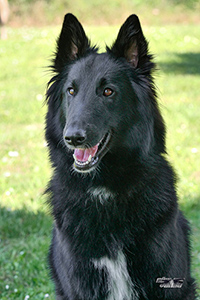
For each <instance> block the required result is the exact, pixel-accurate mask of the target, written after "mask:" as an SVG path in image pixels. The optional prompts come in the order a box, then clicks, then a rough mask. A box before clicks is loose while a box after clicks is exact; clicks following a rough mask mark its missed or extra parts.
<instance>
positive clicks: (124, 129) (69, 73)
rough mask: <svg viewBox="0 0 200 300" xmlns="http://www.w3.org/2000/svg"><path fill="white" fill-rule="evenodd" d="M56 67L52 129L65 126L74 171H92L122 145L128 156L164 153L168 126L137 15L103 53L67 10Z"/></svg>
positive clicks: (51, 100)
mask: <svg viewBox="0 0 200 300" xmlns="http://www.w3.org/2000/svg"><path fill="white" fill-rule="evenodd" d="M53 69H54V71H55V72H56V75H55V76H54V77H53V79H52V80H51V81H50V87H49V90H48V92H47V97H48V99H49V107H51V109H49V113H48V119H51V121H49V123H50V122H51V126H49V127H51V128H55V127H56V126H57V128H58V127H59V126H60V129H61V130H62V136H63V142H64V144H65V146H67V148H68V149H71V150H72V151H71V152H70V155H73V158H74V168H75V170H77V171H78V172H90V171H91V170H93V169H95V167H96V166H97V165H98V164H99V163H100V162H101V160H102V159H103V158H104V157H105V156H106V154H107V153H109V152H113V153H116V152H117V149H118V150H119V149H123V150H124V153H125V155H124V156H126V154H128V153H129V152H130V153H131V152H132V151H134V149H135V151H136V149H137V151H138V149H139V150H140V152H141V153H143V154H141V155H144V154H145V153H148V152H149V151H156V152H158V153H160V152H164V149H165V146H164V132H165V130H164V125H163V121H162V117H161V115H160V113H159V110H158V107H157V104H156V100H155V98H156V95H155V90H154V86H153V81H152V74H151V73H152V70H153V69H154V63H153V62H152V56H151V55H149V53H148V44H147V41H146V39H145V37H144V35H143V32H142V29H141V26H140V22H139V19H138V17H137V16H136V15H131V16H130V17H129V18H128V19H127V20H126V22H125V23H124V24H123V25H122V27H121V29H120V31H119V34H118V37H117V39H116V41H115V42H114V44H113V46H112V47H111V48H108V47H107V52H106V53H101V54H99V53H97V49H96V48H95V47H93V48H92V47H91V46H90V42H89V40H88V38H87V36H86V35H85V32H84V30H83V27H82V25H81V24H80V23H79V21H78V20H77V19H76V17H74V16H73V15H72V14H67V15H66V16H65V19H64V22H63V27H62V30H61V33H60V36H59V38H58V41H57V51H56V56H55V59H54V61H53ZM52 109H53V111H54V113H52ZM58 119H59V126H58V124H57V125H55V122H58ZM53 123H54V125H52V124H53ZM49 131H51V129H49ZM54 132H55V129H54ZM59 132H60V131H59ZM56 134H58V129H57V130H56ZM50 135H51V136H52V132H51V134H48V133H47V139H48V137H49V136H50ZM49 139H50V138H49ZM55 139H56V137H55V138H54V140H55ZM59 142H60V141H59ZM120 153H121V152H120ZM120 155H121V154H120Z"/></svg>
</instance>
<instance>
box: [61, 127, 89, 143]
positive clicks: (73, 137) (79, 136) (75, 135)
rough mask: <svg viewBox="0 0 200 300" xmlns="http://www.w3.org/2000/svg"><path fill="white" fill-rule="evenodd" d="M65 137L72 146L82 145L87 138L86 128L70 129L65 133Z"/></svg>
mask: <svg viewBox="0 0 200 300" xmlns="http://www.w3.org/2000/svg"><path fill="white" fill-rule="evenodd" d="M64 139H65V141H66V143H67V144H68V145H70V146H74V147H77V146H81V145H83V144H84V142H85V140H86V133H85V131H84V130H78V131H77V130H76V131H74V130H72V129H68V130H67V131H66V132H65V134H64Z"/></svg>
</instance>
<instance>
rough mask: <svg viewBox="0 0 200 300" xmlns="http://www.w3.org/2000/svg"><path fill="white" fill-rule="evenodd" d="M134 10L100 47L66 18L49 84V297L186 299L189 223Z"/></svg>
mask: <svg viewBox="0 0 200 300" xmlns="http://www.w3.org/2000/svg"><path fill="white" fill-rule="evenodd" d="M154 68H155V65H154V63H153V61H152V56H151V55H150V54H149V53H148V44H147V41H146V39H145V37H144V36H143V33H142V29H141V26H140V23H139V20H138V18H137V16H135V15H131V16H130V17H129V18H128V19H127V21H126V22H125V23H124V24H123V26H122V27H121V29H120V31H119V34H118V37H117V40H116V41H115V43H114V44H113V46H112V48H110V49H109V48H107V52H106V53H102V54H98V53H97V48H95V47H93V48H92V47H91V46H90V43H89V40H88V38H87V37H86V35H85V32H84V30H83V28H82V26H81V24H80V23H79V22H78V20H77V19H76V18H75V17H74V16H73V15H71V14H67V15H66V16H65V19H64V23H63V28H62V31H61V34H60V36H59V39H58V41H57V51H56V55H55V59H54V61H53V70H54V72H55V76H54V77H53V78H52V79H51V81H50V82H49V88H48V91H47V100H48V113H47V118H46V139H47V142H48V146H49V151H50V158H51V161H52V165H53V168H54V174H53V178H52V180H51V182H50V185H49V189H48V192H49V193H50V195H51V206H52V212H53V216H54V219H55V225H54V230H53V239H52V244H51V248H50V253H49V261H50V268H51V273H52V277H53V280H54V282H55V286H56V295H57V298H56V299H57V300H58V299H59V300H145V299H146V300H157V299H163V300H164V299H165V300H193V299H195V283H194V280H193V279H192V278H191V275H190V244H189V240H188V237H189V226H188V223H187V221H186V220H185V218H184V217H183V215H182V213H181V212H180V211H179V209H178V205H177V196H176V190H175V183H176V180H175V175H174V172H173V170H172V168H171V167H170V165H169V163H168V162H167V161H166V159H165V126H164V123H163V119H162V116H161V114H160V111H159V108H158V105H157V102H156V91H155V86H154V83H153V77H152V72H153V70H154Z"/></svg>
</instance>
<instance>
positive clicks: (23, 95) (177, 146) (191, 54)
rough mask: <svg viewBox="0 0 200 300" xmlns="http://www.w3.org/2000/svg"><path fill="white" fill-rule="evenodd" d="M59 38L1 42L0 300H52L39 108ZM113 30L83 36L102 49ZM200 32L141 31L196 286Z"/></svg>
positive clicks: (52, 31) (38, 34)
mask: <svg viewBox="0 0 200 300" xmlns="http://www.w3.org/2000/svg"><path fill="white" fill-rule="evenodd" d="M59 30H60V28H58V27H45V28H38V29H34V28H20V29H11V28H10V29H9V31H8V35H9V39H8V40H7V41H0V61H1V72H0V105H1V109H0V131H1V137H0V139H1V140H0V142H1V147H0V154H1V155H0V190H1V202H0V208H1V210H0V245H1V247H0V299H1V300H9V299H19V300H24V299H26V300H27V299H35V300H36V299H37V300H40V299H55V297H54V291H53V285H52V283H51V281H50V280H49V276H48V269H47V263H46V256H47V252H48V247H49V243H50V234H51V227H52V219H51V217H50V215H49V213H48V208H47V207H46V206H45V204H44V203H45V199H44V197H43V196H42V193H43V191H44V189H45V186H46V183H47V181H48V179H49V177H50V174H51V171H50V166H49V163H48V155H47V149H46V145H45V141H44V133H43V130H44V115H45V112H46V107H45V106H44V105H43V102H44V94H45V87H46V83H47V81H48V80H49V79H50V76H51V74H49V72H48V71H47V69H46V66H47V65H48V64H49V59H50V58H51V54H52V52H53V51H54V49H55V39H56V37H57V34H58V33H59ZM117 30H118V27H87V28H86V31H87V33H88V35H89V36H90V37H91V38H92V40H95V41H96V42H97V43H100V46H101V47H104V41H105V42H107V43H108V44H110V43H111V42H112V41H113V40H114V37H115V36H116V34H117ZM199 30H200V26H198V25H187V26H186V25H185V26H176V25H173V26H172V25H168V26H163V27H160V26H157V27H152V26H148V27H144V32H145V34H146V36H147V38H148V39H149V41H150V49H151V50H152V52H153V53H155V55H156V61H157V63H158V67H159V69H160V71H159V72H158V73H157V76H156V82H157V86H158V88H159V96H160V105H161V109H162V113H163V115H164V117H165V120H166V123H167V127H168V135H167V145H168V152H169V160H170V161H171V162H172V164H173V165H174V166H175V168H176V171H177V173H178V176H179V183H178V194H179V198H180V206H181V209H182V210H183V211H184V213H185V215H186V216H187V218H188V219H189V220H190V222H191V225H192V230H193V235H192V247H193V250H192V272H193V274H194V276H195V278H196V279H197V282H198V284H199V285H200V201H199V200H200V192H199V182H200V170H199V166H200V155H199V152H200V126H199V125H198V124H199V103H200V93H199V80H200V70H199V63H200V39H199ZM105 32H106V39H105ZM2 70H3V71H2ZM164 275H165V274H164Z"/></svg>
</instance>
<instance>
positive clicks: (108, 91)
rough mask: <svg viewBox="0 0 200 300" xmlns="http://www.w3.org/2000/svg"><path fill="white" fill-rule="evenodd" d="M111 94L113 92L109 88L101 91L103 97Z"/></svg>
mask: <svg viewBox="0 0 200 300" xmlns="http://www.w3.org/2000/svg"><path fill="white" fill-rule="evenodd" d="M112 94H113V90H111V89H110V88H106V89H105V90H104V91H103V95H104V96H105V97H109V96H111V95H112Z"/></svg>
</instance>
